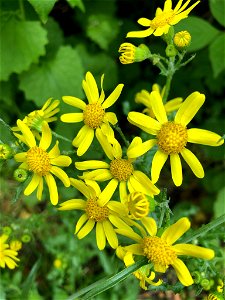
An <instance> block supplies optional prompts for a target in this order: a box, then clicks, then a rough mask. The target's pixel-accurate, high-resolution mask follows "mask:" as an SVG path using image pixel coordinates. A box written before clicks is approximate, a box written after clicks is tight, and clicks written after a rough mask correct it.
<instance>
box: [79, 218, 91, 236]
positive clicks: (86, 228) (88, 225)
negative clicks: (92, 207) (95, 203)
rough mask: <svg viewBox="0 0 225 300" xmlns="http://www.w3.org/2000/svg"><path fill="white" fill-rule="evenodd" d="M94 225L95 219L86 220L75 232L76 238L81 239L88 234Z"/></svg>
mask: <svg viewBox="0 0 225 300" xmlns="http://www.w3.org/2000/svg"><path fill="white" fill-rule="evenodd" d="M94 226H95V221H93V220H90V219H89V220H88V221H87V223H86V224H85V225H84V226H83V227H82V228H81V229H80V231H79V232H78V233H77V237H78V239H79V240H80V239H83V238H84V237H85V236H86V235H88V234H89V233H90V232H91V231H92V229H93V228H94Z"/></svg>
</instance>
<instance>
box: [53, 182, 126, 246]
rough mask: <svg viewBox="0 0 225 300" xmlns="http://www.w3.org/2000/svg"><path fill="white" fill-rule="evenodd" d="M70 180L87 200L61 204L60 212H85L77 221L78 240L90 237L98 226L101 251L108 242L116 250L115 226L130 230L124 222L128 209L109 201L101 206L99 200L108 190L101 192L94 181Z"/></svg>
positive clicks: (98, 240)
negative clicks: (74, 210) (76, 210)
mask: <svg viewBox="0 0 225 300" xmlns="http://www.w3.org/2000/svg"><path fill="white" fill-rule="evenodd" d="M70 180H71V184H72V185H73V186H74V187H75V188H76V189H78V190H79V191H80V192H81V193H82V194H83V195H84V196H85V198H86V200H82V199H71V200H67V201H65V202H63V203H61V204H60V206H61V207H60V208H59V210H73V209H79V210H82V211H83V212H84V213H83V214H82V216H81V217H80V218H79V220H78V221H77V224H76V228H75V234H76V235H77V237H78V239H82V238H84V237H85V236H86V235H88V234H89V233H90V232H91V230H92V229H93V228H94V226H95V225H96V242H97V246H98V248H99V250H103V249H104V248H105V245H106V240H107V241H108V243H109V245H110V246H111V247H112V248H113V249H116V248H117V247H118V238H117V235H116V233H115V229H114V227H113V226H115V227H117V228H121V227H122V228H126V229H127V230H128V229H130V227H129V226H128V225H127V224H126V223H125V222H124V221H123V218H126V214H127V210H126V207H125V206H124V205H123V204H122V203H120V202H118V201H113V200H108V202H107V204H105V205H103V206H100V205H99V199H100V197H101V196H103V195H105V194H106V192H107V190H106V189H104V190H103V191H101V190H100V187H99V185H98V184H97V183H96V182H95V181H92V180H86V183H84V182H83V181H81V180H77V179H73V178H70Z"/></svg>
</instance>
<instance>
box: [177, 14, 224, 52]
mask: <svg viewBox="0 0 225 300" xmlns="http://www.w3.org/2000/svg"><path fill="white" fill-rule="evenodd" d="M181 30H187V31H189V32H190V34H191V45H190V46H189V47H188V51H196V50H199V49H202V48H204V47H205V46H207V45H208V44H209V43H210V42H211V41H212V40H213V39H214V38H215V37H216V36H217V35H218V34H219V31H218V30H217V29H216V28H214V27H213V26H212V25H210V24H209V23H208V22H207V21H205V20H203V19H201V18H198V17H188V18H187V19H184V20H182V21H181V22H179V23H178V24H177V25H176V26H175V32H178V31H181Z"/></svg>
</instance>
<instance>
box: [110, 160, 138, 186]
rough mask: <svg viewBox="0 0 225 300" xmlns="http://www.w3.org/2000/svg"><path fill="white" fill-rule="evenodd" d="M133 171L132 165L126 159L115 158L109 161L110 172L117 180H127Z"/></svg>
mask: <svg viewBox="0 0 225 300" xmlns="http://www.w3.org/2000/svg"><path fill="white" fill-rule="evenodd" d="M133 171H134V168H133V165H132V163H131V162H130V161H129V160H127V159H122V158H117V159H114V160H112V161H111V163H110V172H111V174H112V176H113V177H114V178H116V179H118V180H119V181H127V180H128V178H129V177H130V175H131V174H132V173H133Z"/></svg>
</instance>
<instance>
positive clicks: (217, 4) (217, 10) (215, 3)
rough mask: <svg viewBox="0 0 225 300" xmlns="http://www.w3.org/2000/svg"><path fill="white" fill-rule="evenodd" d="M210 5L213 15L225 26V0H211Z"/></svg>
mask: <svg viewBox="0 0 225 300" xmlns="http://www.w3.org/2000/svg"><path fill="white" fill-rule="evenodd" d="M209 6H210V10H211V13H212V15H213V17H214V18H215V19H216V21H217V22H219V23H220V24H221V25H222V26H224V27H225V17H224V16H225V5H224V0H209Z"/></svg>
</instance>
